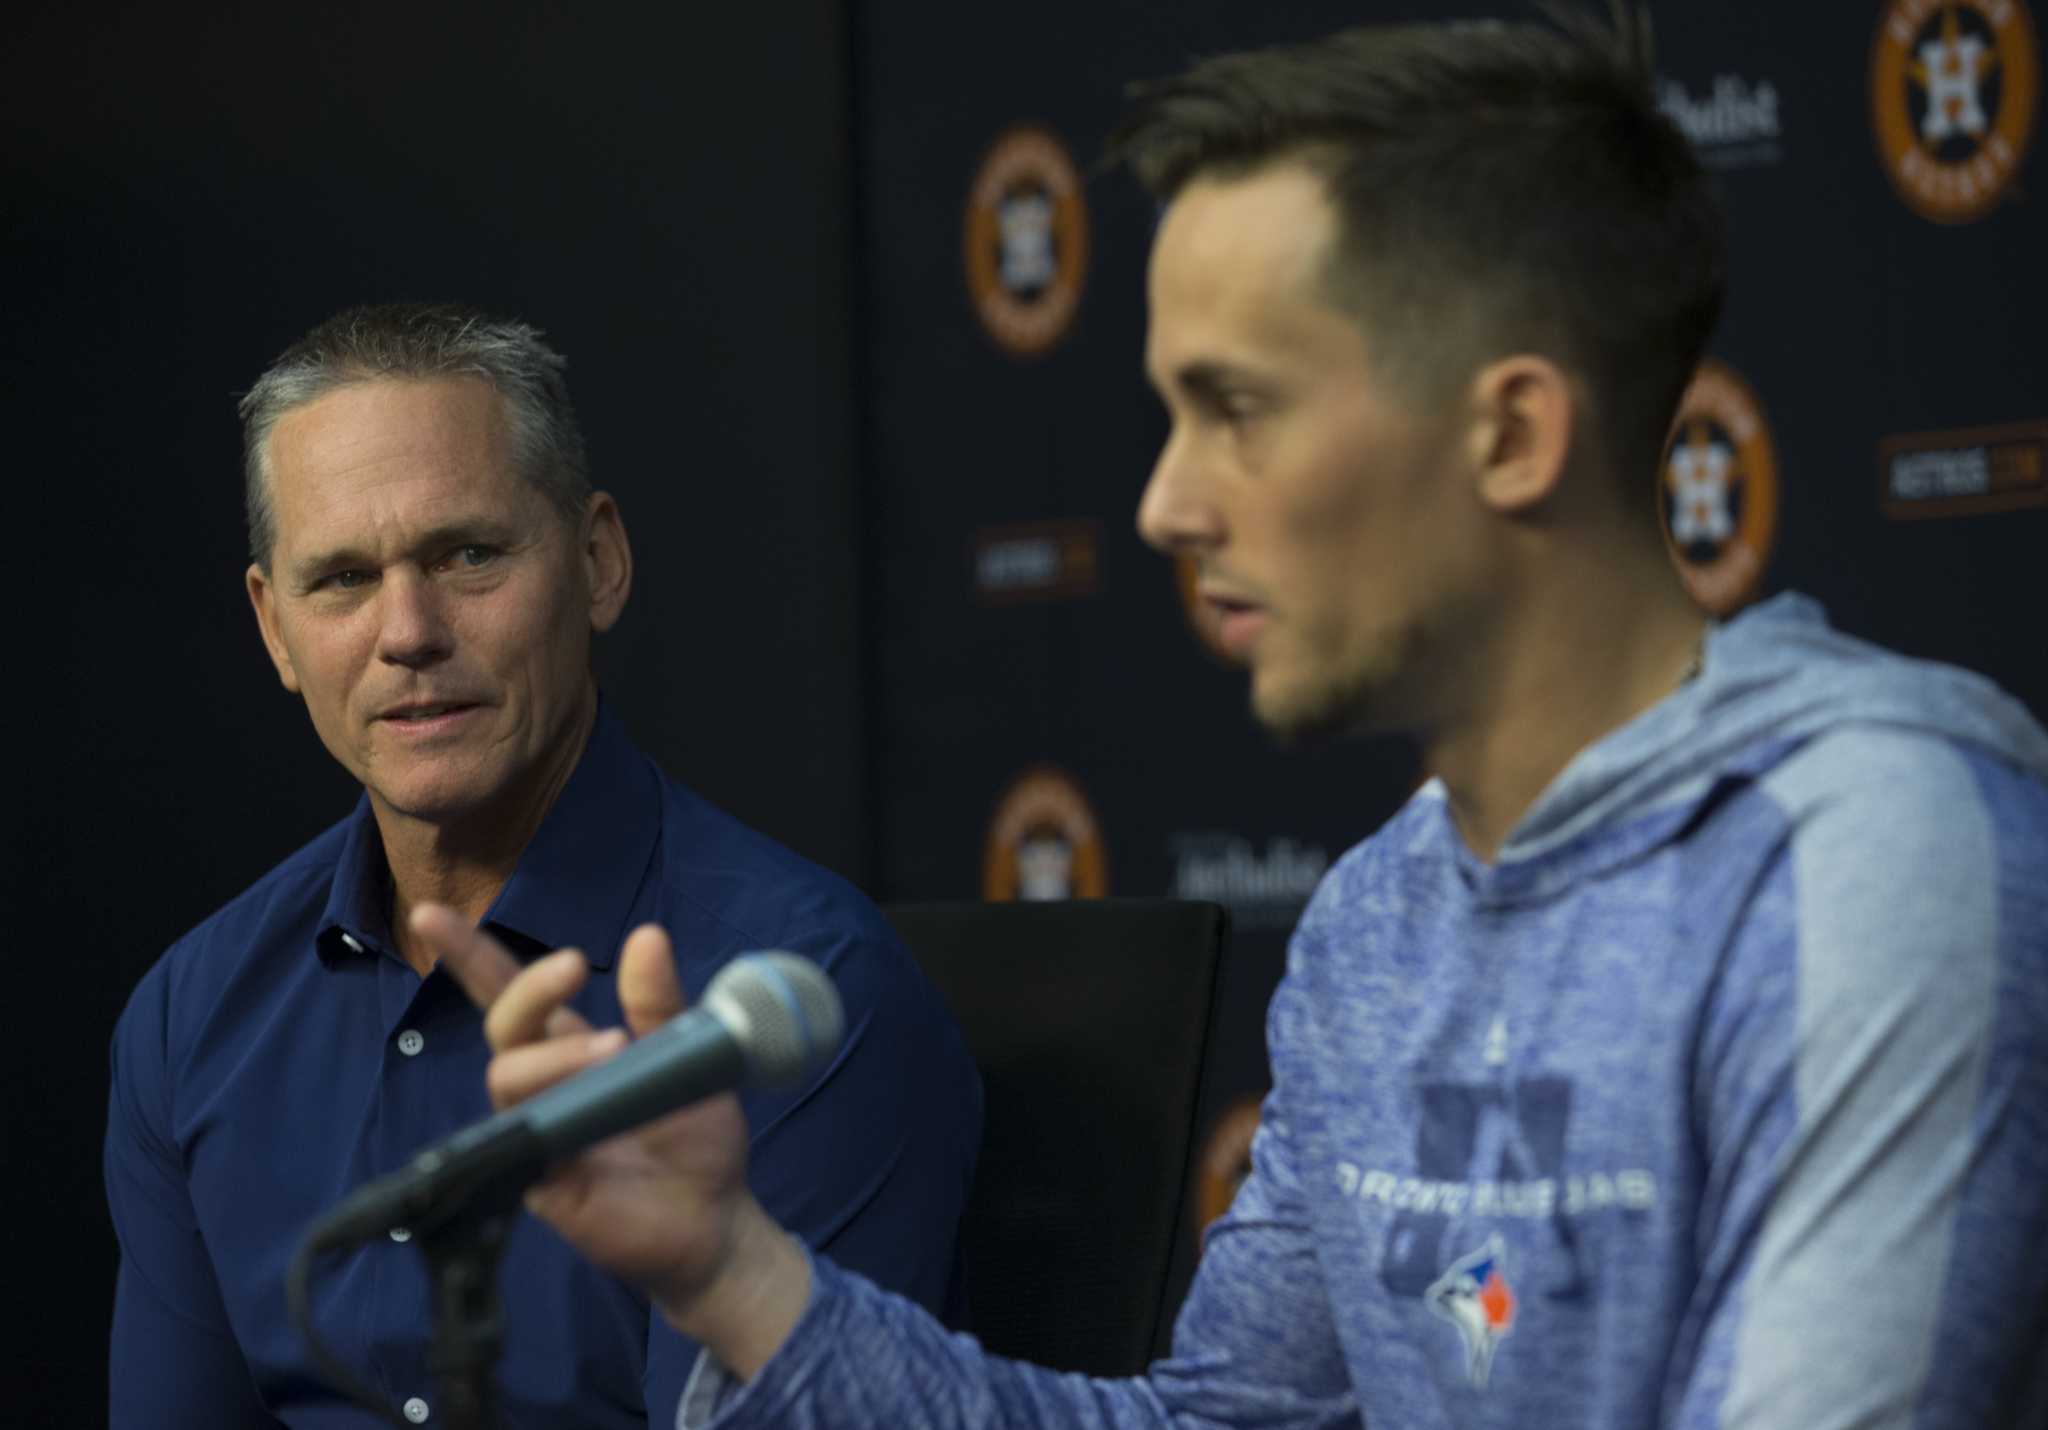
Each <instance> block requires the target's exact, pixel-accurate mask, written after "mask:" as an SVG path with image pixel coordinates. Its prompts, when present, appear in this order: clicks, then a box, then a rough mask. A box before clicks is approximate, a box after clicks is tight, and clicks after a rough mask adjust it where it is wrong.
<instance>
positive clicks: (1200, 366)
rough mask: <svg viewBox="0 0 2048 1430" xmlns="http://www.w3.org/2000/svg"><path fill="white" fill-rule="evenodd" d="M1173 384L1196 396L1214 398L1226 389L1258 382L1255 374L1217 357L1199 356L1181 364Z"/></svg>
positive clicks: (1175, 372) (1173, 374)
mask: <svg viewBox="0 0 2048 1430" xmlns="http://www.w3.org/2000/svg"><path fill="white" fill-rule="evenodd" d="M1171 376H1172V382H1173V385H1174V386H1175V387H1177V388H1179V389H1180V390H1181V391H1183V392H1186V393H1189V394H1190V395H1192V396H1195V397H1203V398H1214V397H1217V396H1220V395H1221V394H1222V393H1224V392H1225V391H1227V390H1229V389H1231V388H1235V387H1243V386H1245V385H1247V384H1257V383H1258V378H1257V376H1256V375H1255V374H1253V373H1251V372H1249V371H1247V370H1246V369H1244V368H1242V367H1238V366H1236V365H1234V364H1232V363H1228V362H1223V361H1220V360H1218V359H1216V358H1197V359H1195V360H1194V361H1193V362H1187V363H1183V364H1181V365H1180V366H1179V367H1177V368H1175V369H1174V370H1173V373H1172V375H1171Z"/></svg>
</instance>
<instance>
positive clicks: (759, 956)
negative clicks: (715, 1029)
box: [702, 953, 846, 1083]
mask: <svg viewBox="0 0 2048 1430" xmlns="http://www.w3.org/2000/svg"><path fill="white" fill-rule="evenodd" d="M702 1002H703V1007H705V1008H706V1009H707V1010H709V1011H710V1012H711V1013H712V1014H713V1015H715V1016H716V1017H717V1019H718V1021H719V1022H721V1023H723V1024H725V1026H726V1028H727V1030H728V1031H730V1032H731V1033H732V1035H733V1039H734V1041H736V1042H737V1043H738V1044H739V1045H740V1047H742V1048H743V1049H745V1050H746V1055H747V1072H748V1078H747V1081H748V1082H749V1083H776V1082H793V1081H795V1080H796V1079H797V1078H800V1077H802V1076H803V1075H804V1074H805V1073H807V1072H809V1071H810V1070H811V1069H813V1068H815V1067H817V1066H819V1065H820V1064H822V1063H823V1062H824V1061H825V1060H826V1059H827V1058H829V1057H831V1056H832V1054H833V1053H834V1052H836V1051H838V1048H839V1040H840V1039H841V1038H843V1037H845V1036H846V1014H845V1012H844V1010H843V1009H842V1008H841V1007H840V1004H839V990H838V989H836V988H834V987H833V986H832V980H831V979H830V978H828V977H827V976H826V974H825V970H823V969H822V968H820V967H818V965H817V964H815V963H813V962H811V961H810V960H809V959H808V958H802V957H799V956H798V955H796V954H794V953H748V954H742V955H741V956H740V957H738V958H735V959H734V960H733V961H732V962H731V963H728V964H727V965H726V966H725V967H723V968H721V969H720V970H718V973H717V974H716V975H715V976H714V977H713V978H712V980H711V984H710V986H709V987H707V988H706V989H705V990H704V997H703V1000H702Z"/></svg>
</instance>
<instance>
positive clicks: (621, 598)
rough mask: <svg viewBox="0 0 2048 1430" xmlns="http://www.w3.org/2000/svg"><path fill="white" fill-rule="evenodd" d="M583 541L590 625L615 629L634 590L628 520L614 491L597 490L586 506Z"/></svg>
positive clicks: (602, 629) (581, 551) (595, 629)
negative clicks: (588, 588)
mask: <svg viewBox="0 0 2048 1430" xmlns="http://www.w3.org/2000/svg"><path fill="white" fill-rule="evenodd" d="M582 535H583V542H582V548H581V550H580V552H579V553H578V554H579V555H580V556H581V557H582V558H583V569H584V574H585V576H586V578H587V579H588V580H589V582H590V628H591V630H593V631H597V632H600V633H602V632H604V631H608V630H610V629H611V628H612V626H613V625H614V624H616V623H617V621H618V619H619V613H620V612H621V611H623V610H625V609H626V597H627V596H629V595H631V594H632V591H633V547H632V544H631V543H630V542H628V541H627V540H626V520H625V518H624V517H622V516H621V515H619V504H618V503H617V502H615V501H613V500H612V496H611V493H610V492H593V493H591V496H590V501H589V502H588V503H587V504H586V505H585V506H584V509H583V533H582Z"/></svg>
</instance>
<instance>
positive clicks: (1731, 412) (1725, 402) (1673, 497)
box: [1658, 358, 1778, 616]
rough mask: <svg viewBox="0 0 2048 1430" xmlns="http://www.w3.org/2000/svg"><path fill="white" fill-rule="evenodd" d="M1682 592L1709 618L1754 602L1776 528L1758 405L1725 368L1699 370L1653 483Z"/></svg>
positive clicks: (1773, 485)
mask: <svg viewBox="0 0 2048 1430" xmlns="http://www.w3.org/2000/svg"><path fill="white" fill-rule="evenodd" d="M1658 485H1659V492H1660V497H1661V501H1662V504H1663V509H1664V534H1665V535H1666V537H1668V538H1669V540H1670V544H1671V553H1672V556H1673V558H1674V559H1675V560H1676V561H1677V563H1678V574H1679V575H1680V577H1682V578H1683V579H1684V581H1685V586H1686V589H1687V590H1688V591H1690V592H1692V597H1693V599H1694V600H1695V601H1698V602H1699V603H1700V605H1701V606H1702V607H1704V608H1705V609H1706V610H1708V611H1710V612H1712V613H1713V614H1714V615H1717V616H1725V615H1728V614H1729V613H1731V612H1733V611H1734V610H1736V609H1737V608H1738V607H1740V606H1741V605H1742V604H1743V603H1744V602H1746V601H1748V600H1749V599H1750V597H1752V596H1754V595H1755V594H1756V589H1757V584H1758V582H1759V581H1761V580H1762V579H1763V573H1764V564H1765V563H1766V562H1767V561H1768V560H1769V559H1770V554H1771V544H1772V542H1773V541H1774V540H1775V539H1776V536H1777V528H1778V459H1777V455H1776V453H1775V451H1774V450H1773V448H1772V446H1771V434H1770V429H1769V428H1768V427H1767V426H1766V425H1765V423H1764V415H1763V404H1761V403H1760V402H1758V401H1757V397H1756V394H1755V393H1754V392H1752V391H1750V388H1749V384H1748V383H1746V382H1744V381H1743V380H1742V379H1741V377H1739V376H1738V375H1737V374H1736V372H1735V370H1734V369H1733V368H1731V367H1729V366H1728V365H1727V364H1726V363H1721V362H1716V361H1714V360H1713V359H1712V358H1709V359H1707V360H1706V361H1705V362H1704V363H1702V364H1700V370H1699V371H1698V372H1697V373H1695V374H1694V375H1693V380H1692V385H1691V386H1690V387H1688V388H1686V390H1685V396H1684V397H1683V398H1682V399H1680V401H1679V404H1678V420H1677V422H1676V423H1675V424H1673V426H1672V431H1671V438H1670V440H1669V441H1668V442H1667V443H1666V445H1665V448H1664V467H1663V472H1662V477H1661V480H1660V482H1659V484H1658Z"/></svg>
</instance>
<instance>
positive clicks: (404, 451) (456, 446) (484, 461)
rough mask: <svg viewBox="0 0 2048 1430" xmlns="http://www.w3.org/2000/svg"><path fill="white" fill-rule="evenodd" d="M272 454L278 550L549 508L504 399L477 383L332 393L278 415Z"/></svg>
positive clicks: (377, 382) (393, 385) (396, 384)
mask: <svg viewBox="0 0 2048 1430" xmlns="http://www.w3.org/2000/svg"><path fill="white" fill-rule="evenodd" d="M267 455H268V459H269V460H268V461H267V463H266V464H265V465H266V467H267V470H268V480H269V487H270V491H269V496H270V500H271V503H272V506H273V508H274V510H275V514H276V521H277V535H278V540H279V543H280V544H281V545H294V546H295V545H300V544H302V543H304V542H307V541H311V542H332V541H337V540H345V541H350V542H361V541H365V540H368V539H369V538H370V536H371V535H372V534H375V533H381V534H383V535H384V536H385V537H386V538H395V537H398V536H402V535H403V533H404V532H405V531H406V530H408V529H410V528H414V527H420V526H435V525H445V524H447V523H449V522H451V521H459V520H472V521H474V520H483V519H492V520H498V521H509V520H517V519H519V518H520V517H521V516H523V515H525V514H526V509H527V508H529V507H532V506H535V505H537V504H544V503H543V502H542V499H541V498H540V497H539V494H538V493H537V492H534V491H533V490H532V489H531V487H530V485H529V484H528V483H527V482H525V481H523V480H521V479H520V478H519V476H518V474H517V472H516V470H515V463H514V452H513V444H512V441H511V436H510V432H509V430H508V427H507V423H506V420H505V413H504V406H503V402H502V400H501V399H500V397H499V396H498V393H497V392H496V390H495V389H493V388H492V387H491V386H490V385H489V384H488V383H486V382H483V381H481V380H479V379H475V378H437V379H430V380H421V381H416V380H401V379H381V378H380V379H374V380H370V381H364V382H356V383H349V384H346V385H344V386H342V387H338V388H335V389H332V390H331V391H328V392H326V393H323V394H321V395H320V396H319V397H316V398H314V399H313V400H311V401H309V402H306V403H304V404H302V405H300V406H298V407H295V408H293V409H291V410H290V411H288V412H286V413H285V414H284V415H283V416H282V417H280V418H279V419H278V422H277V424H276V426H275V427H274V428H273V429H272V431H271V433H270V437H269V442H268V452H267Z"/></svg>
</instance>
